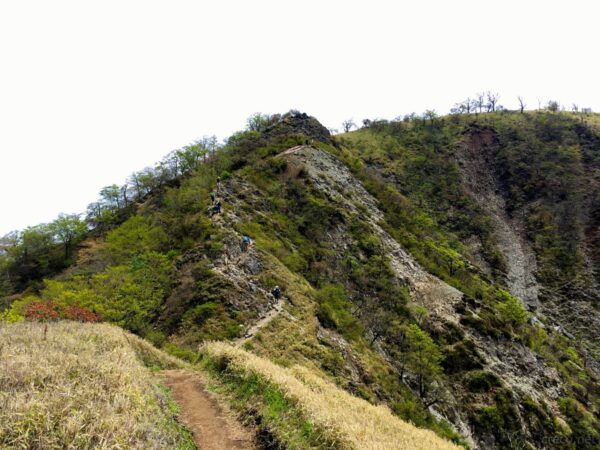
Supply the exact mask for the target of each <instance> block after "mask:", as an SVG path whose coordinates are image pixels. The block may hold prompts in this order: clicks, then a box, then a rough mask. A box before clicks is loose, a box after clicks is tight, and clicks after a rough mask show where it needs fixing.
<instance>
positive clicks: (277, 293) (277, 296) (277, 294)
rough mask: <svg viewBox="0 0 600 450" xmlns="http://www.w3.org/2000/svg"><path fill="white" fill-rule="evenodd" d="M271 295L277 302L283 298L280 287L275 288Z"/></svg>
mask: <svg viewBox="0 0 600 450" xmlns="http://www.w3.org/2000/svg"><path fill="white" fill-rule="evenodd" d="M271 294H272V295H273V297H275V300H279V299H280V298H281V289H280V287H279V286H275V287H274V288H273V290H272V291H271Z"/></svg>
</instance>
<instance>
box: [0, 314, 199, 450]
mask: <svg viewBox="0 0 600 450" xmlns="http://www.w3.org/2000/svg"><path fill="white" fill-rule="evenodd" d="M44 329H45V325H44V324H41V323H32V322H23V323H19V324H14V325H0V355H1V360H0V405H1V407H0V447H2V448H32V449H49V448H80V449H85V448H116V447H118V448H139V449H147V448H179V449H187V448H190V449H191V448H195V445H194V443H193V441H192V439H191V436H190V435H189V433H187V432H186V431H185V430H184V429H183V428H182V427H181V426H180V425H179V424H178V423H177V421H176V420H175V418H176V405H174V404H173V402H172V401H171V400H170V398H169V393H168V390H167V389H166V388H164V387H162V386H161V385H160V382H159V380H158V378H157V376H156V375H155V374H153V373H152V372H151V371H150V370H148V368H147V367H145V365H144V362H143V361H145V364H149V365H152V366H155V367H156V366H161V367H177V366H179V365H180V364H181V363H180V362H179V361H177V360H176V359H174V358H171V357H169V356H167V355H164V354H163V353H162V352H159V351H158V350H156V349H154V348H153V347H152V346H151V345H149V344H148V343H146V342H144V341H142V340H141V339H139V338H137V337H135V336H133V335H131V334H129V333H126V332H124V331H123V330H121V329H119V328H117V327H114V326H110V325H84V324H78V323H74V322H60V323H55V324H49V325H48V328H47V336H46V338H44V335H45V334H46V333H45V331H44Z"/></svg>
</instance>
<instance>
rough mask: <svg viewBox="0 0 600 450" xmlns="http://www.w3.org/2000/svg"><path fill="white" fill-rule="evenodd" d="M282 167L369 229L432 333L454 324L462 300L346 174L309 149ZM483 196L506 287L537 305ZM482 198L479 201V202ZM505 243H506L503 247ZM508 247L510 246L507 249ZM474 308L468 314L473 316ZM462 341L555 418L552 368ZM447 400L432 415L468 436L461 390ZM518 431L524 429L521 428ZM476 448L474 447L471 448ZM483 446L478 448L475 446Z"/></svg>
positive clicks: (519, 353)
mask: <svg viewBox="0 0 600 450" xmlns="http://www.w3.org/2000/svg"><path fill="white" fill-rule="evenodd" d="M280 157H284V158H287V159H288V161H290V162H293V163H295V164H300V165H302V168H303V169H304V170H305V171H306V172H307V173H308V176H309V177H310V178H311V181H312V183H313V185H314V186H315V187H316V188H317V189H320V190H321V191H322V192H323V193H324V194H325V195H326V196H327V198H329V199H330V200H331V201H333V202H337V203H341V204H343V205H344V207H345V209H346V211H348V212H349V213H350V214H355V215H358V216H360V219H361V220H363V221H365V222H367V223H369V225H370V226H371V228H372V231H373V232H374V233H375V234H376V235H377V236H378V237H379V239H380V240H381V242H382V244H383V245H384V247H385V249H386V253H387V255H388V256H389V260H390V264H391V266H392V268H393V270H394V273H395V276H396V277H397V278H398V280H399V281H401V282H402V283H403V284H405V283H406V284H407V285H408V286H409V288H410V291H411V298H412V301H413V302H414V303H416V304H420V305H423V306H425V307H426V308H427V310H428V311H429V314H430V320H431V321H432V322H433V323H434V325H433V326H434V327H438V328H440V329H442V328H444V327H446V326H447V324H448V323H453V324H456V325H458V324H460V320H461V317H462V315H461V312H463V307H462V304H463V302H464V296H463V294H462V292H460V291H458V290H457V289H455V288H454V287H452V286H450V285H448V284H447V283H445V282H444V281H442V280H440V279H439V278H437V277H435V276H433V275H431V274H429V273H428V272H427V271H425V270H424V269H423V268H422V267H421V266H420V265H419V263H418V262H417V261H416V260H415V259H414V258H413V257H412V256H411V255H410V254H409V253H408V252H406V251H405V250H404V249H403V248H402V246H401V245H400V244H399V243H398V242H397V241H396V240H394V239H393V238H392V237H391V236H390V235H389V234H388V233H387V232H386V231H385V230H384V229H383V228H382V227H381V225H380V224H381V222H382V221H383V219H384V215H383V213H382V212H381V210H380V209H379V207H378V204H377V201H376V200H375V199H374V198H373V197H372V196H371V195H370V194H369V193H368V192H367V191H366V189H364V187H363V186H362V185H361V184H360V182H359V181H358V180H357V179H356V178H355V177H354V176H353V175H352V173H351V172H350V170H349V169H348V168H347V167H346V166H345V165H344V164H343V163H342V162H341V161H339V160H338V159H337V158H335V157H334V156H333V155H331V154H330V153H328V152H325V151H323V150H320V149H317V148H314V147H311V146H298V147H294V148H291V149H289V150H287V151H285V152H283V153H281V154H280ZM491 186H492V185H491V184H490V189H488V190H487V191H486V193H487V195H488V196H489V197H488V200H495V201H496V202H497V203H496V206H493V208H498V210H497V211H498V217H497V220H498V223H503V224H504V225H505V226H504V227H503V229H504V230H506V232H507V236H506V238H507V239H506V246H505V248H504V249H505V251H506V255H507V258H514V257H515V255H517V256H518V258H520V259H519V260H518V261H516V262H513V266H514V267H513V269H512V271H511V272H510V275H511V277H512V278H511V282H512V284H511V286H512V288H513V289H515V291H516V292H520V293H521V294H522V295H524V296H525V298H527V299H528V301H531V302H537V285H536V284H535V279H534V275H533V272H534V269H535V264H534V265H533V267H532V266H530V265H528V264H529V263H530V259H529V258H530V253H529V249H528V248H526V247H525V244H524V243H523V242H522V241H521V240H520V239H517V236H518V235H517V231H515V230H514V228H511V227H510V226H509V223H508V222H507V220H508V219H507V218H506V217H505V216H503V215H501V214H500V206H501V203H499V202H498V201H497V200H498V199H497V198H496V197H494V198H491V196H492V193H493V191H492V190H491V189H492V187H491ZM484 199H485V198H484V197H482V201H483V200H484ZM509 241H510V242H509ZM509 244H510V245H509ZM476 309H477V308H474V312H475V313H476ZM461 328H462V329H463V331H464V333H465V340H467V341H469V342H472V343H473V346H474V351H475V353H476V354H478V355H479V356H480V358H481V360H482V363H483V364H482V366H483V368H484V369H485V370H486V371H487V372H490V373H493V374H495V375H496V376H497V377H498V378H499V379H501V380H502V381H503V383H504V385H505V386H507V387H508V389H510V390H511V391H512V392H513V393H514V395H515V396H517V397H518V398H525V397H528V398H531V399H534V400H535V401H537V402H540V403H543V404H547V405H550V408H551V409H552V410H553V411H554V413H558V406H557V402H556V401H557V399H558V398H559V397H560V396H561V395H562V393H563V389H562V385H561V380H560V377H559V375H558V373H557V371H556V369H555V368H553V367H550V366H547V365H546V364H545V363H544V362H543V361H541V360H540V359H539V358H538V357H537V356H536V355H535V354H534V353H533V352H532V351H531V350H530V349H529V348H527V347H525V346H523V345H522V344H519V343H516V342H514V341H510V340H507V339H500V340H496V339H492V338H490V337H489V336H482V335H480V334H479V333H478V332H477V331H476V330H474V329H470V328H468V327H463V326H461ZM446 389H447V391H448V393H449V395H450V400H449V401H448V402H447V403H446V404H445V405H444V406H442V407H439V408H438V410H437V411H438V414H441V415H442V416H443V417H445V418H446V419H448V420H449V421H450V422H451V423H453V424H454V425H455V427H456V429H457V430H459V431H460V432H461V433H462V434H463V435H465V436H471V435H473V434H474V433H473V431H472V430H471V429H470V425H469V420H468V412H467V411H464V410H463V409H462V406H463V405H464V402H463V401H462V396H463V394H464V393H463V392H462V388H461V386H460V385H459V384H450V385H448V386H446ZM523 427H524V428H525V429H526V428H527V426H526V424H525V423H523ZM471 443H472V444H473V445H475V446H479V444H477V442H471ZM481 445H483V444H481Z"/></svg>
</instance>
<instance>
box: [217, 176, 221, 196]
mask: <svg viewBox="0 0 600 450" xmlns="http://www.w3.org/2000/svg"><path fill="white" fill-rule="evenodd" d="M217 193H219V194H220V193H221V177H217Z"/></svg>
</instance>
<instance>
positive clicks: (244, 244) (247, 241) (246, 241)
mask: <svg viewBox="0 0 600 450" xmlns="http://www.w3.org/2000/svg"><path fill="white" fill-rule="evenodd" d="M251 244H252V239H250V236H246V235H244V237H242V250H243V251H246V250H248V247H250V245H251Z"/></svg>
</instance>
